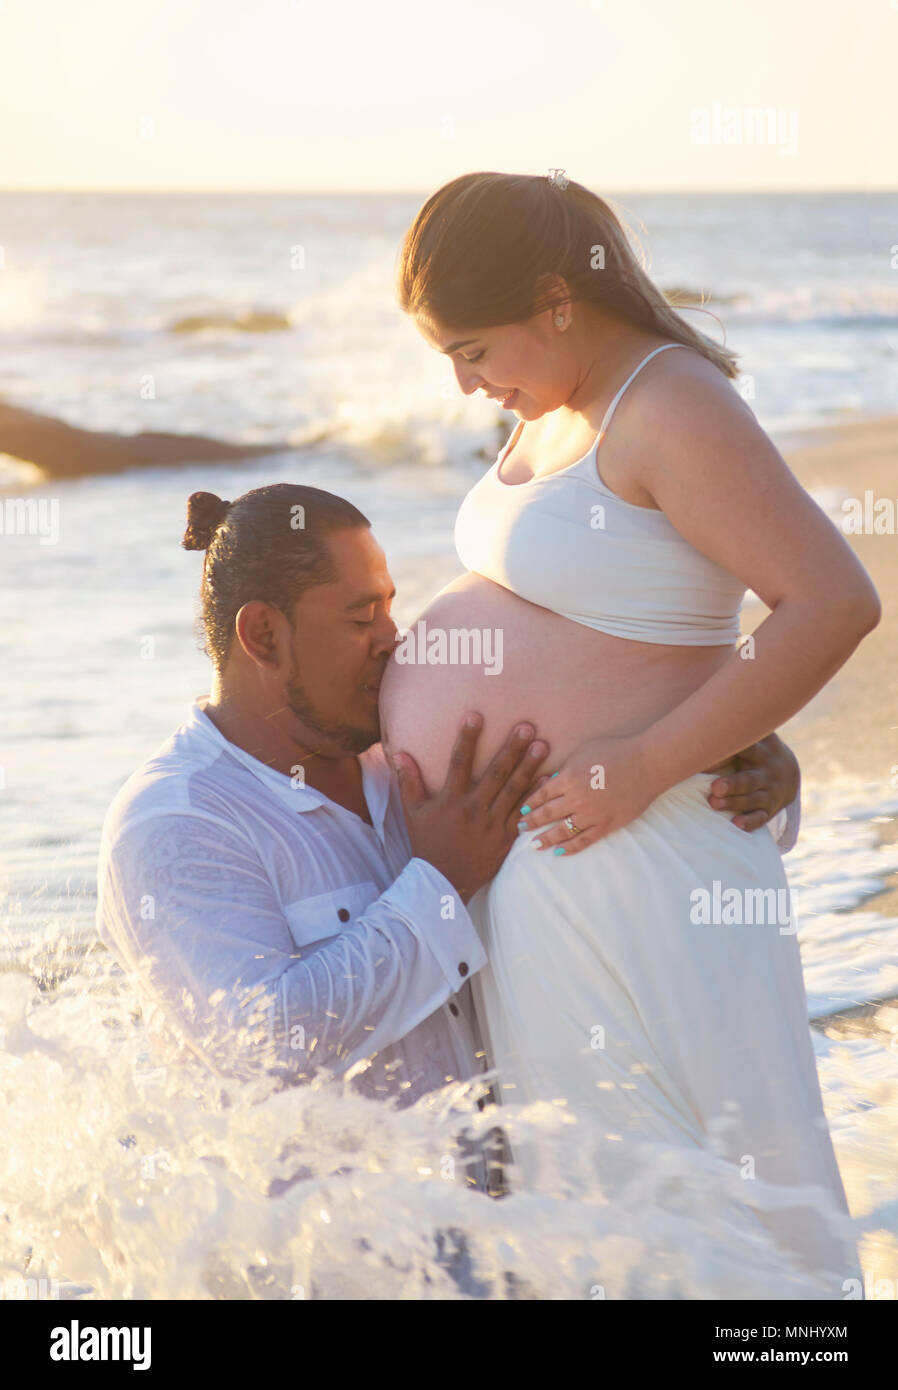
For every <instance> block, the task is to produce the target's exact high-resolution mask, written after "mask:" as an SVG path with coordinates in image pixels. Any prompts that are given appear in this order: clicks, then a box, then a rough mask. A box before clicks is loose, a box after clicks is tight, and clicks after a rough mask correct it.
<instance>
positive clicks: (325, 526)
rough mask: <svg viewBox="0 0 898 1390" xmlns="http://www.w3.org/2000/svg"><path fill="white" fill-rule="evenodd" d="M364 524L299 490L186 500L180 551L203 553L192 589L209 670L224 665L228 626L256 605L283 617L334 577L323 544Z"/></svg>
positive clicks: (294, 486)
mask: <svg viewBox="0 0 898 1390" xmlns="http://www.w3.org/2000/svg"><path fill="white" fill-rule="evenodd" d="M370 525H371V523H370V521H369V520H368V518H367V517H366V516H365V515H364V514H363V513H362V512H360V511H359V509H358V507H354V506H353V505H352V503H351V502H347V501H346V499H345V498H344V497H337V496H335V495H334V493H332V492H325V491H323V489H321V488H317V487H303V486H302V485H301V484H299V483H272V484H271V486H269V487H257V488H253V490H252V491H251V492H245V493H244V494H243V496H242V497H238V498H237V500H236V502H224V501H222V499H221V498H220V497H216V496H215V494H214V493H212V492H194V493H193V494H192V495H191V496H190V497H189V498H188V499H187V530H186V531H185V532H184V539H183V540H182V541H181V544H182V545H183V547H184V549H185V550H205V552H206V558H205V561H204V562H203V582H202V587H201V589H200V601H201V605H202V624H203V631H204V633H205V645H206V651H207V653H208V655H209V656H210V657H211V659H212V661H213V663H214V665H215V668H216V670H218V671H221V670H222V669H223V667H224V665H225V663H226V661H227V659H228V652H229V650H230V646H231V640H232V638H233V636H234V621H235V619H236V617H237V614H238V613H239V611H240V609H241V608H242V607H243V605H244V604H245V603H249V602H251V601H252V600H253V599H260V600H261V601H262V602H263V603H270V604H272V606H273V607H275V608H278V609H279V610H280V611H281V612H282V613H283V614H284V616H285V617H286V618H287V619H288V621H289V620H290V618H291V614H292V611H293V605H294V603H295V602H296V600H297V599H298V598H299V596H300V595H301V594H302V593H304V592H305V590H306V589H311V588H312V587H314V586H315V585H316V584H331V583H333V581H334V580H335V579H336V578H337V571H336V566H335V565H334V562H333V558H332V555H331V551H330V547H329V546H328V544H327V540H326V537H327V536H328V535H329V534H330V533H331V532H332V531H338V530H341V529H344V528H346V527H358V526H370Z"/></svg>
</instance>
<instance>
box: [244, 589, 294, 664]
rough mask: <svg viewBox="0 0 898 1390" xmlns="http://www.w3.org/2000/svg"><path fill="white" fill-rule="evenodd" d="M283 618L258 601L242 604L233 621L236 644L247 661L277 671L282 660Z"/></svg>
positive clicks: (269, 605) (274, 609) (276, 610)
mask: <svg viewBox="0 0 898 1390" xmlns="http://www.w3.org/2000/svg"><path fill="white" fill-rule="evenodd" d="M286 625H287V624H286V619H285V618H284V615H283V613H281V612H279V611H278V609H276V608H273V607H272V605H271V604H270V603H264V602H263V601H262V600H261V599H251V600H250V602H249V603H245V604H244V605H243V607H242V608H241V609H240V611H239V612H238V614H237V617H236V619H235V620H234V631H235V632H236V634H237V641H238V642H239V643H240V646H241V647H242V649H243V651H244V652H245V653H246V655H247V656H248V657H249V659H250V661H253V662H255V664H256V665H257V666H264V667H265V668H267V669H268V670H271V671H276V670H278V669H279V667H280V666H281V664H282V661H283V659H284V652H283V642H284V629H285V628H286Z"/></svg>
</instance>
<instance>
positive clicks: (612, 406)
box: [599, 343, 688, 436]
mask: <svg viewBox="0 0 898 1390" xmlns="http://www.w3.org/2000/svg"><path fill="white" fill-rule="evenodd" d="M687 346H688V344H687V343H662V344H661V346H660V347H656V348H654V349H653V350H652V351H651V352H650V353H649V355H648V357H643V359H642V361H641V362H640V364H639V366H638V367H637V368H636V369H635V371H632V372H631V373H630V375H629V376H628V377H627V379H626V381H625V382H624V384H623V386H622V387H621V388H620V390H619V391H618V393H617V395H616V396H615V397H614V400H613V401H612V402H611V404H610V405H609V407H608V409H607V410H606V411H605V418H604V420H603V421H602V427H601V429H600V430H599V435H600V436H601V435H603V434H604V433H605V431H606V430H607V429H608V426H609V425H610V424H611V417H612V415H613V414H614V412H615V410H616V409H617V403H618V401H619V400H620V398H621V396H622V395H623V394H624V392H625V391H626V389H627V387H628V386H629V385H630V382H631V381H633V380H634V378H635V377H637V376H638V375H639V373H640V372H641V371H642V369H643V367H644V366H645V364H646V362H651V360H652V358H653V357H657V355H658V353H659V352H665V351H666V350H667V348H672V347H687Z"/></svg>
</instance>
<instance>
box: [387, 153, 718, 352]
mask: <svg viewBox="0 0 898 1390" xmlns="http://www.w3.org/2000/svg"><path fill="white" fill-rule="evenodd" d="M553 275H560V276H562V277H563V278H564V280H565V281H566V282H567V284H568V286H569V290H570V294H569V296H568V297H569V299H570V300H571V301H573V302H576V301H577V300H587V301H589V302H591V303H593V304H596V305H598V306H599V307H600V308H602V309H603V310H605V311H606V312H609V313H613V314H615V315H617V316H618V317H620V318H623V319H625V320H626V321H627V322H628V323H631V324H633V325H634V326H635V327H638V328H642V329H645V330H648V331H650V332H653V333H659V334H661V335H662V336H663V337H664V338H666V339H668V340H670V341H671V342H676V343H685V344H686V346H687V347H691V348H695V350H696V351H697V352H700V353H701V354H702V355H703V356H704V357H707V359H708V361H709V362H713V363H714V366H715V367H719V368H720V370H721V371H722V372H723V373H724V375H725V376H728V377H735V376H738V373H739V368H738V366H737V358H736V355H735V353H733V352H731V351H730V350H729V348H726V347H721V346H719V345H718V344H717V343H715V342H713V341H712V340H711V339H710V338H708V337H706V336H705V334H704V333H700V332H698V331H697V330H696V329H694V328H692V327H691V325H690V324H688V323H687V322H686V320H685V319H683V318H682V317H681V316H680V314H678V313H677V311H676V308H675V307H674V306H673V304H672V303H671V302H670V301H669V300H668V299H666V298H665V296H664V295H663V294H662V292H661V290H659V289H658V287H657V286H656V285H655V284H654V283H653V281H652V280H651V279H650V278H649V276H648V275H647V274H646V272H645V270H644V269H643V266H642V264H641V263H640V260H639V259H638V257H637V256H636V254H635V252H634V250H633V248H632V247H631V245H630V242H629V240H628V237H627V233H626V231H625V229H624V226H623V225H622V223H621V222H620V221H619V219H618V218H617V216H616V215H615V214H614V212H613V211H612V210H611V208H610V207H609V206H608V204H607V203H606V202H604V201H603V199H601V198H600V197H599V196H598V194H596V193H592V192H590V190H589V189H588V188H584V187H583V185H582V184H579V183H576V182H574V180H573V179H571V180H569V181H568V184H567V186H566V187H564V188H560V187H557V186H555V185H553V184H552V183H550V182H549V180H548V178H546V177H545V176H536V175H532V174H497V173H477V174H462V175H461V176H460V177H459V178H456V179H452V180H451V182H449V183H446V184H443V186H442V188H439V189H437V191H436V193H434V194H432V196H431V197H430V198H428V199H427V202H426V203H425V204H424V205H423V207H422V208H421V210H420V211H419V213H418V214H417V216H416V218H415V220H414V222H413V223H412V225H411V227H410V228H409V230H408V232H407V233H406V237H405V240H404V242H403V245H402V248H401V250H400V253H399V265H398V275H397V291H398V296H399V303H400V306H401V308H402V309H403V311H404V312H405V313H408V314H411V315H413V316H414V317H421V318H422V319H423V320H425V321H428V320H429V321H430V322H431V323H432V324H436V325H439V326H440V327H442V328H444V329H478V328H492V327H496V326H497V325H500V324H506V323H521V322H523V321H525V320H526V319H528V318H530V317H531V316H532V315H534V314H536V313H539V312H541V311H542V310H543V309H547V308H552V307H555V305H556V304H558V303H560V302H562V300H561V299H560V298H559V297H558V296H557V295H556V294H555V293H554V292H553V291H552V289H551V281H550V280H549V279H548V278H547V277H550V276H553Z"/></svg>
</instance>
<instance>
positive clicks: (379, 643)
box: [374, 615, 399, 655]
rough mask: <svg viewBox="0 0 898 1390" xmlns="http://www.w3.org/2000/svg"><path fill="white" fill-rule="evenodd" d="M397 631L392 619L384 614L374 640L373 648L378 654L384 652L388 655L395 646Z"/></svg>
mask: <svg viewBox="0 0 898 1390" xmlns="http://www.w3.org/2000/svg"><path fill="white" fill-rule="evenodd" d="M398 632H399V629H398V627H397V626H396V624H395V623H394V622H393V619H392V618H390V617H387V616H386V615H385V621H384V623H383V624H382V625H381V626H380V627H379V628H378V629H377V633H376V635H375V642H374V650H375V651H376V652H377V653H378V655H380V654H383V653H386V654H387V655H389V654H390V653H391V652H393V651H394V650H395V648H396V637H397V634H398Z"/></svg>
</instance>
